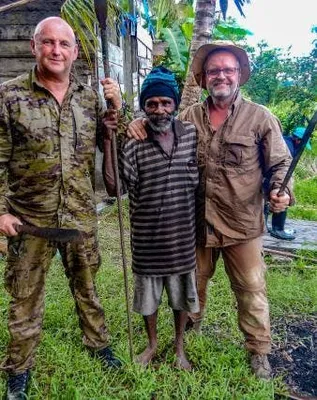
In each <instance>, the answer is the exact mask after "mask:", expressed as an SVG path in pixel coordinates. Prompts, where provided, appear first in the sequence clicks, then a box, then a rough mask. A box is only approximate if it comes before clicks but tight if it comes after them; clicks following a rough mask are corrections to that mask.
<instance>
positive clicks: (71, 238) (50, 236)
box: [14, 224, 83, 243]
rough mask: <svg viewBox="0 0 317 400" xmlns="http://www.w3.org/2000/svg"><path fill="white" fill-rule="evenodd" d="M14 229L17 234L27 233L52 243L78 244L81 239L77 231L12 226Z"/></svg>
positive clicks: (32, 226)
mask: <svg viewBox="0 0 317 400" xmlns="http://www.w3.org/2000/svg"><path fill="white" fill-rule="evenodd" d="M14 229H15V230H16V231H17V232H18V233H28V234H29V235H32V236H37V237H40V238H44V239H47V240H51V241H54V242H60V243H66V242H73V243H80V242H82V240H83V238H82V235H81V233H80V231H79V230H77V229H64V228H46V227H45V228H43V227H39V226H34V225H25V224H24V225H17V224H16V225H14Z"/></svg>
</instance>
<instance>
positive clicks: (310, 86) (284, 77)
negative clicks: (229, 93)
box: [242, 42, 317, 132]
mask: <svg viewBox="0 0 317 400" xmlns="http://www.w3.org/2000/svg"><path fill="white" fill-rule="evenodd" d="M249 53H250V58H251V65H252V73H251V78H250V80H249V81H248V82H247V83H246V84H245V85H244V86H243V88H242V90H243V93H244V94H245V95H246V96H247V97H248V98H250V99H251V100H253V101H255V102H257V103H260V104H263V105H265V106H267V107H268V108H270V109H271V110H272V112H273V113H274V114H275V115H277V117H278V118H279V119H280V120H281V123H282V126H283V131H284V132H291V131H292V130H293V129H294V128H295V127H296V126H300V125H301V126H305V125H307V121H308V120H309V119H310V117H311V115H312V114H313V111H314V110H315V108H316V106H317V80H316V75H317V65H316V62H315V59H314V57H313V56H312V55H310V56H308V57H295V58H292V57H290V55H289V54H288V53H286V54H284V53H282V52H281V50H280V49H276V48H275V49H269V48H268V45H267V43H265V42H260V43H259V44H258V45H257V49H252V48H251V49H250V51H249Z"/></svg>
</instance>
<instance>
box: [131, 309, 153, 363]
mask: <svg viewBox="0 0 317 400" xmlns="http://www.w3.org/2000/svg"><path fill="white" fill-rule="evenodd" d="M143 319H144V323H145V329H146V333H147V335H148V339H149V344H148V346H147V347H146V349H145V350H144V351H143V352H142V353H141V354H139V355H138V356H137V357H136V362H137V363H139V364H142V365H144V366H146V365H148V363H149V362H150V361H151V360H152V358H153V357H154V355H155V353H156V349H157V331H156V325H157V311H155V313H154V314H152V315H146V316H143Z"/></svg>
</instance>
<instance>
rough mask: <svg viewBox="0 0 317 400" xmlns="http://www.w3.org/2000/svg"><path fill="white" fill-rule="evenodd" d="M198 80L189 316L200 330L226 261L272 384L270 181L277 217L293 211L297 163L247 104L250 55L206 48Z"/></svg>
mask: <svg viewBox="0 0 317 400" xmlns="http://www.w3.org/2000/svg"><path fill="white" fill-rule="evenodd" d="M192 70H193V74H194V77H195V80H196V82H197V84H198V85H199V86H201V87H202V88H203V89H207V90H208V93H209V97H208V98H207V99H206V100H205V101H204V102H203V103H197V104H194V105H192V106H190V107H188V108H187V109H185V110H184V111H183V112H182V113H180V114H179V116H178V118H179V119H180V120H182V121H190V122H192V123H193V124H194V125H195V126H196V129H197V135H198V146H197V154H198V167H199V171H200V185H199V190H198V196H197V200H198V201H197V216H198V218H197V249H196V254H197V284H198V295H199V303H200V312H199V313H194V314H191V315H190V321H189V322H191V325H192V326H193V327H194V328H195V329H196V330H198V331H199V330H200V326H201V322H202V318H203V312H204V310H205V305H206V297H207V296H206V293H207V290H206V289H207V284H208V281H209V280H210V278H211V277H212V276H213V274H214V272H215V268H216V262H217V260H218V258H219V255H220V254H221V255H222V258H223V260H224V264H225V269H226V272H227V275H228V277H229V279H230V282H231V287H232V290H233V292H234V294H235V296H236V299H237V305H238V322H239V327H240V329H241V331H242V332H243V334H244V336H245V345H246V348H247V350H248V351H249V353H250V356H251V368H252V370H253V372H254V373H255V375H256V376H257V377H259V378H264V379H269V378H270V374H271V367H270V364H269V361H268V358H267V354H268V353H269V352H270V350H271V334H270V319H269V306H268V301H267V295H266V284H265V276H264V275H265V269H266V267H265V264H264V260H263V257H262V237H261V236H262V233H263V232H264V221H263V212H262V210H263V195H262V192H261V191H262V181H263V177H265V176H270V182H269V190H270V194H269V198H270V207H271V210H272V211H273V212H281V211H283V210H284V209H285V208H286V207H287V206H288V205H289V204H290V197H291V192H290V189H289V188H287V189H286V192H285V193H284V194H283V195H282V196H277V192H278V190H279V187H280V185H281V183H282V181H283V178H284V176H285V174H286V171H287V169H288V167H289V165H290V162H291V157H290V154H289V152H288V149H287V146H286V145H285V142H284V140H283V138H282V134H281V129H280V124H279V122H278V120H277V119H276V117H274V116H273V115H272V114H271V113H270V112H269V111H268V110H267V109H266V108H265V107H263V106H260V105H258V104H255V103H253V102H251V101H248V100H246V99H244V98H243V97H242V96H241V93H240V90H239V86H241V85H243V84H244V83H246V82H247V80H248V79H249V76H250V66H249V60H248V56H247V54H246V52H245V51H244V50H243V49H242V48H240V47H238V46H236V45H234V44H233V43H232V42H229V41H215V42H213V43H210V44H205V45H203V46H201V47H200V48H199V49H198V50H197V52H196V54H195V56H194V59H193V63H192ZM128 134H129V136H131V137H134V138H138V139H140V138H141V139H142V138H144V137H145V136H146V132H145V129H144V122H143V121H138V122H136V123H134V124H133V125H130V127H129V133H128Z"/></svg>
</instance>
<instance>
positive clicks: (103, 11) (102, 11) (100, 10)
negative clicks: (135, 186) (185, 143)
mask: <svg viewBox="0 0 317 400" xmlns="http://www.w3.org/2000/svg"><path fill="white" fill-rule="evenodd" d="M94 6H95V12H96V16H97V19H98V23H99V28H100V36H101V48H102V59H103V66H104V72H105V78H108V77H110V65H109V52H108V37H107V17H108V2H107V1H106V0H94ZM107 107H108V108H111V107H112V105H111V102H110V101H108V100H107ZM116 140H117V139H116V135H115V132H113V133H112V138H111V147H112V158H113V167H114V174H115V185H116V195H117V205H118V219H119V229H120V244H121V255H122V267H123V279H124V291H125V302H126V311H127V322H128V339H129V350H130V359H131V361H133V341H132V323H131V311H130V304H129V287H128V270H127V260H126V254H125V244H124V227H123V212H122V202H121V193H120V186H121V185H120V179H119V168H118V155H117V142H116Z"/></svg>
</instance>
